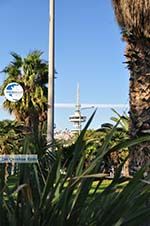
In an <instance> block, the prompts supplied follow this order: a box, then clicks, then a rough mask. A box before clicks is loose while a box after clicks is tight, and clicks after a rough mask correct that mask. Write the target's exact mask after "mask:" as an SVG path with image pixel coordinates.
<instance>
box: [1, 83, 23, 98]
mask: <svg viewBox="0 0 150 226" xmlns="http://www.w3.org/2000/svg"><path fill="white" fill-rule="evenodd" d="M4 95H5V97H6V99H7V100H9V101H11V102H17V101H19V100H20V99H21V98H22V96H23V88H22V86H21V85H20V84H19V83H17V82H12V83H9V84H8V85H7V86H6V87H5V89H4Z"/></svg>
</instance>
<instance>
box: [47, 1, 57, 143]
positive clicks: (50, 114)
mask: <svg viewBox="0 0 150 226" xmlns="http://www.w3.org/2000/svg"><path fill="white" fill-rule="evenodd" d="M48 61H49V63H48V111H47V143H50V144H53V139H54V76H55V0H49V53H48Z"/></svg>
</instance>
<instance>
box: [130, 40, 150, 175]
mask: <svg viewBox="0 0 150 226" xmlns="http://www.w3.org/2000/svg"><path fill="white" fill-rule="evenodd" d="M126 57H127V64H128V68H129V70H130V90H129V96H130V112H129V114H130V136H131V137H137V136H139V135H140V136H142V135H146V134H150V43H149V42H148V41H145V40H143V41H141V40H140V41H135V40H133V39H132V42H131V40H130V41H128V45H127V49H126ZM149 162H150V142H144V143H142V144H140V145H136V146H134V147H132V148H131V154H130V172H131V171H137V169H138V168H140V167H141V166H142V165H144V164H145V163H149Z"/></svg>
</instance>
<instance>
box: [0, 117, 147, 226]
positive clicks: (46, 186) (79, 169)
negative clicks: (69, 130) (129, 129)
mask: <svg viewBox="0 0 150 226" xmlns="http://www.w3.org/2000/svg"><path fill="white" fill-rule="evenodd" d="M93 116H94V114H93V115H92V117H91V118H90V120H89V122H88V124H87V126H86V128H85V129H84V130H83V131H82V133H81V135H80V136H79V137H78V139H77V141H76V143H75V145H74V152H73V157H72V159H71V161H70V164H69V165H68V168H67V172H66V175H65V176H64V175H62V174H61V170H62V169H63V166H62V164H61V158H62V152H59V151H57V152H56V153H55V160H54V161H53V165H52V167H51V169H50V170H49V171H48V174H47V175H46V176H45V174H44V173H43V170H42V169H41V166H40V165H39V164H36V165H35V164H33V165H32V164H27V165H20V171H19V175H18V176H17V177H16V187H15V188H13V189H12V187H10V186H9V185H10V181H11V176H10V177H9V178H8V181H7V182H6V181H5V180H4V170H3V165H1V167H0V173H1V177H0V180H1V183H0V185H1V187H0V191H1V192H0V201H1V205H0V214H1V216H2V217H1V218H0V221H1V222H0V225H2V226H5V225H7V226H9V225H11V226H18V225H19V226H27V225H30V226H99V225H101V226H141V225H142V224H143V223H145V222H146V221H147V220H149V221H150V207H149V206H146V205H145V204H146V201H147V200H148V199H149V195H150V189H149V188H150V187H149V186H150V185H149V181H148V179H149V178H144V179H143V174H144V171H145V168H144V167H143V168H142V169H141V170H140V171H139V172H137V173H136V175H135V176H134V177H133V178H127V179H125V180H123V179H122V178H121V177H120V173H121V169H122V166H123V163H122V164H121V165H120V167H119V168H118V170H117V171H116V173H115V177H114V179H113V180H112V181H111V182H110V183H108V184H106V187H105V188H104V190H102V191H101V192H99V188H101V186H103V181H104V179H105V178H104V176H105V175H104V174H100V173H99V166H100V164H101V162H102V161H103V158H104V157H105V155H106V154H107V153H108V152H111V151H113V149H116V145H115V146H114V147H113V148H110V145H109V144H110V140H111V139H112V137H113V135H114V133H115V132H116V129H117V125H116V126H115V127H113V128H112V129H111V130H110V131H109V133H108V134H107V135H106V137H105V139H104V141H103V143H102V145H101V147H100V148H99V150H98V152H97V154H96V158H95V159H94V160H93V161H92V162H91V164H90V165H89V166H88V167H87V168H86V169H85V167H84V163H85V155H84V154H83V153H84V151H85V148H86V143H85V142H84V141H83V140H84V136H85V133H86V130H87V128H88V126H89V124H90V122H91V120H92V118H93ZM145 140H147V141H148V140H150V136H149V137H142V138H136V139H134V140H127V142H126V141H124V142H123V143H122V142H120V143H119V144H117V150H118V151H119V150H121V149H122V148H127V147H128V146H133V145H135V144H138V143H140V142H141V141H145ZM29 146H30V141H29V140H28V139H27V140H26V143H25V144H24V151H25V152H26V151H27V150H28V147H29ZM35 149H36V148H35ZM95 179H96V180H98V183H97V185H96V186H93V183H94V184H95ZM124 181H127V183H125V184H123V182H124ZM120 185H123V186H121V188H120Z"/></svg>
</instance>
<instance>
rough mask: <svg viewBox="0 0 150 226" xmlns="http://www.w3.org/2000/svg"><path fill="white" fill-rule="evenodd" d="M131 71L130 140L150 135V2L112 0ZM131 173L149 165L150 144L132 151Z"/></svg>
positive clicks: (144, 144) (145, 0)
mask: <svg viewBox="0 0 150 226" xmlns="http://www.w3.org/2000/svg"><path fill="white" fill-rule="evenodd" d="M112 2H113V7H114V11H115V15H116V18H117V21H118V24H119V26H120V27H121V30H122V36H123V40H124V41H126V43H127V47H126V53H125V56H126V58H127V62H126V63H127V65H128V69H129V70H130V91H129V96H130V112H129V114H130V136H131V137H136V136H138V135H143V134H149V133H150V1H149V0H112ZM130 159H131V161H130V163H131V167H130V169H137V168H140V167H141V166H142V165H143V164H145V163H148V162H149V161H150V142H145V143H142V144H141V145H137V146H135V147H134V149H132V150H131V158H130Z"/></svg>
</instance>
